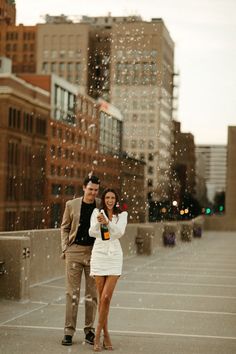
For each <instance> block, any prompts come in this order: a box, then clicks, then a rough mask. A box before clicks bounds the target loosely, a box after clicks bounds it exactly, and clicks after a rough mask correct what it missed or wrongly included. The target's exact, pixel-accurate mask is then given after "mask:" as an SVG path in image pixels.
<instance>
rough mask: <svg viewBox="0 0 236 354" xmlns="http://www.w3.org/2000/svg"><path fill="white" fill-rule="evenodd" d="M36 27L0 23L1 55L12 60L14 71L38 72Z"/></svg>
mask: <svg viewBox="0 0 236 354" xmlns="http://www.w3.org/2000/svg"><path fill="white" fill-rule="evenodd" d="M36 29H37V27H36V26H24V25H22V24H21V25H19V26H16V25H13V24H12V25H7V24H0V32H1V35H0V55H1V56H5V57H7V58H9V59H11V60H12V72H13V73H35V72H36Z"/></svg>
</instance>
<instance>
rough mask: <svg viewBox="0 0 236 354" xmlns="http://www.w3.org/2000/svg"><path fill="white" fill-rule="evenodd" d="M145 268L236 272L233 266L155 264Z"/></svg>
mask: <svg viewBox="0 0 236 354" xmlns="http://www.w3.org/2000/svg"><path fill="white" fill-rule="evenodd" d="M146 269H150V270H151V271H158V270H160V269H170V270H172V269H173V270H180V271H182V270H183V271H189V270H197V271H206V272H209V271H214V272H234V273H235V274H236V271H235V268H227V269H222V268H207V267H179V266H163V265H161V266H155V267H146Z"/></svg>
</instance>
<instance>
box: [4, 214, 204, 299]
mask: <svg viewBox="0 0 236 354" xmlns="http://www.w3.org/2000/svg"><path fill="white" fill-rule="evenodd" d="M196 220H197V219H195V221H183V222H180V221H173V222H159V223H145V224H144V223H143V224H129V225H128V226H127V228H126V233H125V236H123V237H122V238H121V239H120V242H121V246H122V249H123V254H124V257H128V256H132V255H135V254H136V253H137V254H144V255H150V254H153V253H154V252H158V248H159V247H162V246H163V231H164V228H165V226H168V225H169V226H171V227H172V228H173V229H174V230H175V235H176V243H179V242H182V241H181V230H182V228H183V227H184V225H185V227H186V226H187V227H188V229H189V230H192V228H193V225H194V222H196ZM198 222H200V223H201V225H202V223H203V218H200V219H199V221H198ZM191 237H192V234H191ZM189 241H191V239H190V240H189ZM0 242H1V243H0V260H1V261H4V262H5V264H4V266H5V269H6V273H5V274H2V275H1V278H0V281H1V290H0V297H3V298H12V299H26V298H27V297H28V296H29V287H30V286H32V285H35V284H37V283H39V282H43V281H48V280H50V279H53V278H56V277H60V276H63V275H64V264H65V262H64V260H62V259H61V257H60V255H61V239H60V229H48V230H27V231H15V232H1V233H0ZM24 250H25V251H27V257H25V258H24V255H23V252H24ZM22 279H25V282H24V281H23V280H22Z"/></svg>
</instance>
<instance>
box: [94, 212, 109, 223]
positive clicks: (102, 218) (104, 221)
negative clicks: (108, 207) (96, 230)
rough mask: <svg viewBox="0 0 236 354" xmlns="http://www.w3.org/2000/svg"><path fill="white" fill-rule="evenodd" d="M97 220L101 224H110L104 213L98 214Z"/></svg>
mask: <svg viewBox="0 0 236 354" xmlns="http://www.w3.org/2000/svg"><path fill="white" fill-rule="evenodd" d="M97 220H98V222H99V223H100V224H103V225H108V221H107V219H106V218H105V216H104V215H103V214H102V213H99V214H98V216H97Z"/></svg>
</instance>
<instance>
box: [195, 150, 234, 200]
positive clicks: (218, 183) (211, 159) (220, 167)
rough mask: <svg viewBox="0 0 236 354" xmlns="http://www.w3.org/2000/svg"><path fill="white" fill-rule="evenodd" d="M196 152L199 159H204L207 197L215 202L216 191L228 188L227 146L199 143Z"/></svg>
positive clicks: (223, 190)
mask: <svg viewBox="0 0 236 354" xmlns="http://www.w3.org/2000/svg"><path fill="white" fill-rule="evenodd" d="M195 153H196V160H197V161H198V160H199V159H203V161H204V162H203V163H204V178H205V181H206V187H207V197H208V200H209V201H210V202H213V201H214V197H215V194H216V193H219V192H225V190H226V170H227V146H225V145H197V146H196V152H195ZM202 170H203V169H202Z"/></svg>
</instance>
